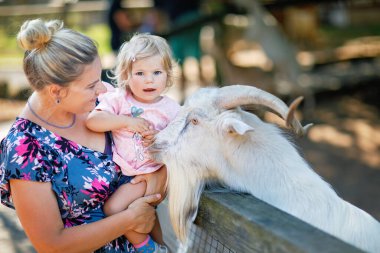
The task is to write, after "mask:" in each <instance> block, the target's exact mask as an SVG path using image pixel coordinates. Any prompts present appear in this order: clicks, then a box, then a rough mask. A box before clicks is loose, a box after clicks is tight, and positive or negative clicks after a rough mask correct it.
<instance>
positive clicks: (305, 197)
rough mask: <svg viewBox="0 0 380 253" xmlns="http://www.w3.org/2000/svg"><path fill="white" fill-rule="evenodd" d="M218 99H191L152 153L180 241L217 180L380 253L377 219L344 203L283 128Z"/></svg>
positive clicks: (207, 92) (209, 94) (210, 94)
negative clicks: (164, 179)
mask: <svg viewBox="0 0 380 253" xmlns="http://www.w3.org/2000/svg"><path fill="white" fill-rule="evenodd" d="M217 93H218V89H201V90H200V91H198V92H197V93H196V94H195V95H193V96H192V97H191V98H190V99H188V100H187V101H186V104H185V105H184V106H183V107H182V109H181V111H180V113H179V114H178V115H177V117H176V119H175V120H174V121H173V122H172V123H171V124H169V126H168V127H167V128H166V129H164V130H163V131H162V132H160V133H159V134H158V135H157V137H156V141H155V144H154V145H153V147H152V150H156V153H155V154H154V155H155V157H156V159H157V160H160V161H162V162H164V163H165V164H166V165H167V167H168V171H169V213H170V217H171V221H172V224H173V228H174V231H175V233H176V234H177V236H178V237H179V238H180V239H181V241H183V242H185V241H186V238H187V233H188V229H189V226H190V224H191V223H192V221H193V220H194V219H195V216H196V214H197V209H198V202H199V198H200V195H201V192H202V190H203V184H204V182H205V181H206V180H210V179H217V180H220V181H221V182H224V183H225V184H226V185H228V186H229V187H231V188H232V189H235V190H238V191H243V192H248V193H250V194H252V195H254V196H255V197H257V198H259V199H261V200H263V201H265V202H267V203H269V204H271V205H273V206H275V207H277V208H279V209H281V210H283V211H285V212H287V213H289V214H292V215H294V216H296V217H298V218H300V219H301V220H303V221H305V222H307V223H309V224H311V225H314V226H315V227H317V228H319V229H321V230H323V231H325V232H327V233H329V234H331V235H334V236H336V237H338V238H340V239H342V240H343V241H345V242H347V243H350V244H352V245H354V246H356V247H358V248H361V249H363V250H366V251H369V252H380V224H379V222H378V221H377V220H375V219H374V218H373V217H372V216H370V215H369V214H367V213H366V212H364V211H362V210H361V209H359V208H357V207H355V206H353V205H351V204H350V203H348V202H346V201H344V200H343V199H341V198H340V197H339V196H338V195H337V194H336V193H335V191H334V190H333V189H332V188H331V186H330V185H329V184H328V183H326V182H325V181H324V180H322V179H321V177H320V176H318V175H317V174H316V173H315V172H314V171H313V170H312V169H311V168H310V166H309V165H308V163H307V162H306V161H305V160H304V159H303V158H302V157H301V156H300V155H299V153H298V152H297V150H296V148H295V147H294V146H293V144H292V143H291V142H290V141H289V140H288V139H287V138H286V137H285V135H283V133H282V132H281V130H280V129H279V128H278V127H276V126H274V125H272V124H268V123H265V122H263V121H261V120H260V119H259V118H258V117H257V116H256V115H254V114H251V113H248V112H245V111H242V110H241V109H240V108H236V109H232V110H223V109H221V108H218V107H216V106H215V105H214V103H213V102H214V98H215V97H216V95H217ZM231 96H232V94H231Z"/></svg>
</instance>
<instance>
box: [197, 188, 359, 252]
mask: <svg viewBox="0 0 380 253" xmlns="http://www.w3.org/2000/svg"><path fill="white" fill-rule="evenodd" d="M195 224H197V225H198V226H199V227H201V228H202V229H204V230H205V231H207V232H208V233H209V234H210V235H211V236H213V237H215V238H216V239H217V240H219V241H221V242H223V244H225V245H226V246H228V247H229V248H231V249H233V250H234V251H235V252H239V253H244V252H250V253H252V252H276V253H320V252H324V253H341V252H345V253H359V252H363V251H361V250H359V249H357V248H355V247H354V246H351V245H349V244H346V243H344V242H343V241H341V240H339V239H337V238H335V237H333V236H330V235H328V234H326V233H324V232H322V231H320V230H318V229H317V228H315V227H313V226H311V225H309V224H306V223H305V222H303V221H301V220H299V219H297V218H295V217H294V216H291V215H289V214H287V213H285V212H282V211H281V210H279V209H277V208H275V207H273V206H270V205H268V204H266V203H265V202H263V201H261V200H259V199H257V198H255V197H253V196H251V195H247V194H237V193H231V192H226V193H220V192H218V193H214V192H205V193H204V194H203V195H202V198H201V202H200V206H199V212H198V216H197V218H196V221H195Z"/></svg>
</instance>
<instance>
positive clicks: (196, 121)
mask: <svg viewBox="0 0 380 253" xmlns="http://www.w3.org/2000/svg"><path fill="white" fill-rule="evenodd" d="M198 123H199V121H198V119H191V124H193V125H198Z"/></svg>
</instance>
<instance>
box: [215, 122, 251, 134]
mask: <svg viewBox="0 0 380 253" xmlns="http://www.w3.org/2000/svg"><path fill="white" fill-rule="evenodd" d="M222 127H223V131H224V132H226V133H230V134H239V135H244V134H245V133H247V132H249V131H253V130H254V129H253V127H251V126H249V125H247V124H246V123H244V122H243V121H241V120H238V119H231V118H230V119H225V121H224V123H223V126H222Z"/></svg>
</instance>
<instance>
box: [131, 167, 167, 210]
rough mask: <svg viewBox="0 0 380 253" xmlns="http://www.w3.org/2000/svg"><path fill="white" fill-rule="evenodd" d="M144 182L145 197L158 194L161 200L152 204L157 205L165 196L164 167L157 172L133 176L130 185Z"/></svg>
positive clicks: (165, 175) (165, 172) (165, 179)
mask: <svg viewBox="0 0 380 253" xmlns="http://www.w3.org/2000/svg"><path fill="white" fill-rule="evenodd" d="M142 181H145V182H146V185H147V186H146V191H145V196H148V195H152V194H160V195H161V196H162V198H161V199H160V200H158V201H156V202H154V203H152V204H154V205H158V204H159V203H160V202H161V201H162V200H163V199H164V198H165V196H166V188H167V171H166V166H165V165H164V166H162V167H161V168H160V169H159V170H157V171H155V172H152V173H148V174H142V175H137V176H135V177H134V178H133V179H132V181H131V184H137V183H139V182H142Z"/></svg>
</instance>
